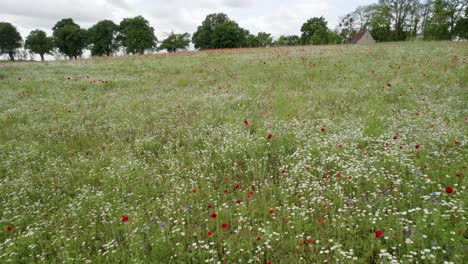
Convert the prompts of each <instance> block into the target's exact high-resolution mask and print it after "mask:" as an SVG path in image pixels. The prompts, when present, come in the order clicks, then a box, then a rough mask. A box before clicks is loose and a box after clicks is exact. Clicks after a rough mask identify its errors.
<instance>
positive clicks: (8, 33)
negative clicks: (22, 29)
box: [0, 22, 23, 61]
mask: <svg viewBox="0 0 468 264" xmlns="http://www.w3.org/2000/svg"><path fill="white" fill-rule="evenodd" d="M22 41H23V39H22V38H21V35H20V33H19V32H18V31H17V30H16V28H15V27H14V26H13V25H12V24H10V23H7V22H0V54H5V53H6V54H8V56H10V60H12V61H14V60H15V53H16V49H18V48H20V47H21V44H22Z"/></svg>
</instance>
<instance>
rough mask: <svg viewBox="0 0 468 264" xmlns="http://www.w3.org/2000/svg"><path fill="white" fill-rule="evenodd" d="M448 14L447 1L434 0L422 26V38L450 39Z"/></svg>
mask: <svg viewBox="0 0 468 264" xmlns="http://www.w3.org/2000/svg"><path fill="white" fill-rule="evenodd" d="M448 16H449V12H448V4H447V2H446V1H444V0H435V1H434V2H433V3H432V6H431V16H430V17H429V18H428V19H427V21H426V25H425V28H424V32H423V33H424V39H432V40H448V39H450V38H451V36H450V23H449V20H448Z"/></svg>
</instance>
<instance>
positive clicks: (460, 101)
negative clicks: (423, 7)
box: [0, 42, 468, 264]
mask: <svg viewBox="0 0 468 264" xmlns="http://www.w3.org/2000/svg"><path fill="white" fill-rule="evenodd" d="M467 62H468V43H466V42H465V43H455V42H405V43H386V44H378V45H373V46H351V45H339V46H304V47H291V48H288V47H283V48H260V49H235V50H211V51H202V52H186V53H178V54H174V55H168V54H161V55H148V56H126V57H114V58H93V59H83V60H74V61H73V60H72V61H55V62H45V63H39V62H17V63H0V188H1V195H0V208H1V213H0V227H1V231H0V263H37V262H40V263H273V264H274V263H324V262H328V263H467V262H468V249H467V247H468V232H467V231H466V229H467V223H468V214H467V203H468V196H467V194H466V192H467V187H468V185H467V181H466V177H467V176H468V170H467V166H468V148H467V145H468V127H467V124H468V68H467Z"/></svg>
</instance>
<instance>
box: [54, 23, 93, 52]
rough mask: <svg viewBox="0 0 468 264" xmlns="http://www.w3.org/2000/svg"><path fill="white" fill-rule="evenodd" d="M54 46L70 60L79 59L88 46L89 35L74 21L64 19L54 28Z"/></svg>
mask: <svg viewBox="0 0 468 264" xmlns="http://www.w3.org/2000/svg"><path fill="white" fill-rule="evenodd" d="M52 30H53V38H54V44H55V46H56V47H57V48H58V49H59V51H60V52H61V53H63V54H65V55H66V56H68V57H69V58H75V59H76V58H78V57H79V56H81V55H82V54H83V49H85V48H86V46H87V38H88V34H87V31H86V30H85V29H82V28H80V26H79V25H78V24H76V23H75V22H74V21H73V19H71V18H66V19H62V20H60V21H59V22H57V23H56V24H55V26H54V27H53V28H52Z"/></svg>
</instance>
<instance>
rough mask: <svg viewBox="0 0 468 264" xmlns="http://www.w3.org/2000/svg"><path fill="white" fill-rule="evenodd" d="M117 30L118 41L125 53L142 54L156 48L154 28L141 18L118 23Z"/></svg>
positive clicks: (127, 19) (126, 19)
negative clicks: (118, 33)
mask: <svg viewBox="0 0 468 264" xmlns="http://www.w3.org/2000/svg"><path fill="white" fill-rule="evenodd" d="M119 30H120V35H119V40H121V41H122V45H123V46H124V47H125V49H126V51H127V53H131V54H144V53H145V50H150V49H154V48H156V42H157V41H158V39H157V38H156V36H155V35H154V28H152V27H151V26H150V24H149V22H148V20H146V19H145V18H144V17H142V16H137V17H134V18H125V19H124V20H122V22H120V27H119Z"/></svg>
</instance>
